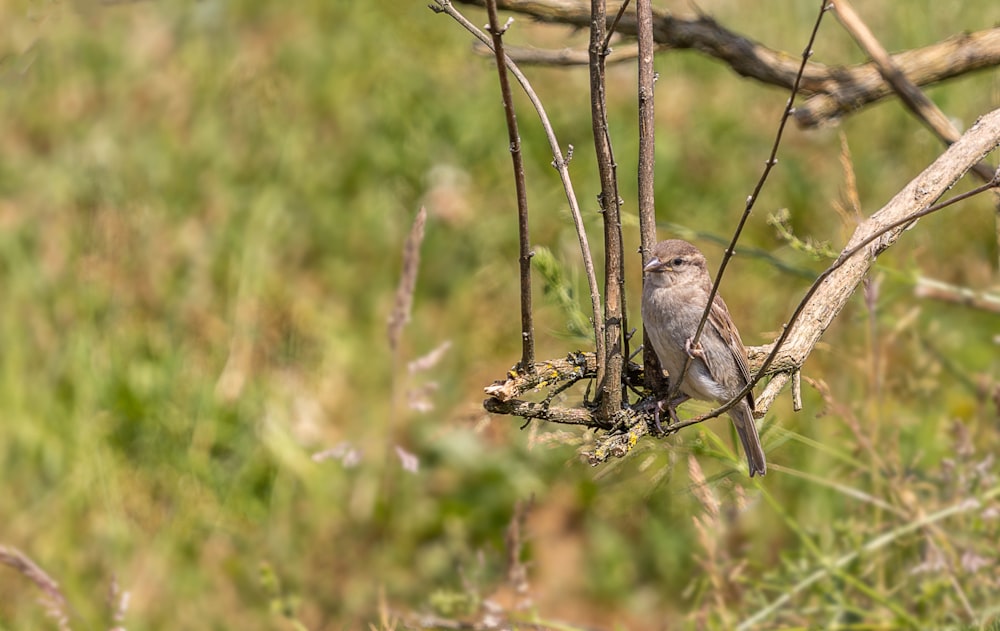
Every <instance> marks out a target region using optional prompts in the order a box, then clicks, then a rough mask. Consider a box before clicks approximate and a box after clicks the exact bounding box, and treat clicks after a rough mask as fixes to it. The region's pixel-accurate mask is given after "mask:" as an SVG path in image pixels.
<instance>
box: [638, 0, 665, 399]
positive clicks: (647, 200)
mask: <svg viewBox="0 0 1000 631" xmlns="http://www.w3.org/2000/svg"><path fill="white" fill-rule="evenodd" d="M635 10H636V13H637V14H638V15H637V17H638V35H639V238H640V244H641V245H640V256H641V257H642V264H643V265H645V264H646V261H647V260H648V259H649V253H650V250H652V248H653V245H654V244H655V243H656V198H655V187H654V173H655V170H654V166H655V152H654V150H655V147H656V119H655V112H656V109H655V107H654V103H655V101H654V93H653V86H654V84H655V82H656V73H655V72H654V70H653V52H654V48H655V46H656V43H655V42H654V41H653V6H652V2H651V0H637V2H636V5H635ZM643 282H644V283H645V282H646V281H645V278H644V279H643ZM642 343H643V354H642V365H643V374H644V378H645V382H646V389H647V390H649V391H651V392H657V391H659V390H660V389H661V388H662V387H663V372H662V370H661V368H660V360H659V358H658V357H657V356H656V352H655V351H654V350H653V345H652V344H650V343H649V336H648V335H646V332H645V330H644V331H643V334H642Z"/></svg>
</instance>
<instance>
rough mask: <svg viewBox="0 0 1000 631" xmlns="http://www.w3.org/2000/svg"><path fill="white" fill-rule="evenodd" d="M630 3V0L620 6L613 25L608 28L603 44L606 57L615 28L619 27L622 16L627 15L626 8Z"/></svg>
mask: <svg viewBox="0 0 1000 631" xmlns="http://www.w3.org/2000/svg"><path fill="white" fill-rule="evenodd" d="M628 3H629V0H625V2H622V6H620V7H618V13H616V14H615V19H614V20H613V21H612V22H611V26H610V27H609V28H608V34H607V36H606V37H605V38H604V44H603V45H602V46H601V48H602V49H603V50H604V56H605V57H607V56H608V52H610V49H609V48H608V47H609V46H610V45H611V38H612V37H613V36H614V34H615V30H616V29H617V28H618V23H619V22H621V20H622V16H623V15H625V9H627V8H628Z"/></svg>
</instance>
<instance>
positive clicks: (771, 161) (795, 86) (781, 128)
mask: <svg viewBox="0 0 1000 631" xmlns="http://www.w3.org/2000/svg"><path fill="white" fill-rule="evenodd" d="M831 6H832V5H829V4H827V0H820V9H819V14H818V15H817V16H816V23H815V24H814V25H813V30H812V33H810V34H809V43H808V44H806V47H805V49H804V50H803V51H802V62H801V63H800V64H799V71H798V73H797V74H796V75H795V82H794V83H792V90H791V93H790V94H789V95H788V102H787V103H786V104H785V110H784V112H782V114H781V122H780V123H779V124H778V132H777V133H776V134H775V136H774V144H772V145H771V154H770V155H769V156H768V158H767V161H766V162H765V163H764V171H763V172H761V174H760V178H758V180H757V184H756V185H755V186H754V188H753V192H752V193H750V195H749V196H748V197H747V201H746V205H745V206H744V208H743V216H742V217H740V222H739V224H737V226H736V231H735V232H734V233H733V238H732V240H731V241H730V242H729V247H727V248H726V251H725V252H724V253H723V255H722V264H721V265H719V272H718V273H717V274H716V275H715V282H714V283H712V290H711V291H710V292H709V294H708V304H706V305H705V311H704V313H702V314H701V321H700V322H699V323H698V328H697V329H696V330H695V333H694V337H693V338H692V340H691V345H692V346H697V345H698V340H699V339H701V332H702V330H704V328H705V322H707V321H708V314H709V312H710V311H711V309H712V303H713V302H714V301H715V296H716V294H718V293H719V284H720V283H722V276H723V274H725V273H726V267H728V266H729V261H730V259H732V258H733V254H735V253H736V242H737V241H739V239H740V235H742V234H743V226H745V225H746V223H747V220H748V219H749V218H750V213H751V212H752V211H753V207H754V204H756V203H757V197H758V196H759V195H760V191H761V189H763V188H764V182H766V181H767V176H768V175H770V173H771V169H773V168H774V165H776V164H778V147H780V146H781V137H782V135H783V134H784V132H785V125H787V124H788V119H789V118H790V117H791V115H792V113H793V112H794V111H795V95H796V94H798V92H799V84H800V83H801V82H802V74H803V73H804V72H805V69H806V64H807V63H809V58H810V57H812V54H813V42H815V41H816V34H817V33H819V25H820V23H821V22H822V21H823V15H824V14H825V13H826V12H827V11H829V10H830V8H831ZM690 366H691V357H690V356H688V358H687V359H686V360H685V361H684V367H683V368H682V369H681V374H680V375H677V378H676V379H675V378H674V375H670V383H671V384H672V385H671V396H674V395H676V394H677V392H678V388H680V384H681V383H683V381H684V374H685V373H686V372H687V370H688V368H689V367H690ZM747 391H748V392H749V390H747ZM744 394H746V393H744Z"/></svg>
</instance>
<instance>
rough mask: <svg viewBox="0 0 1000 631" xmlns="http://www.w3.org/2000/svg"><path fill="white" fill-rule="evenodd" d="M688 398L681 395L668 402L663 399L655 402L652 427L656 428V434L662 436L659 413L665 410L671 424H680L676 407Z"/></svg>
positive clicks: (688, 397)
mask: <svg viewBox="0 0 1000 631" xmlns="http://www.w3.org/2000/svg"><path fill="white" fill-rule="evenodd" d="M690 398H691V397H690V396H688V395H686V394H683V393H682V394H679V395H677V396H676V397H674V398H673V399H670V400H669V401H668V400H666V399H663V400H660V401H657V402H656V405H655V406H654V407H653V426H654V427H655V428H656V433H657V434H660V435H662V434H663V433H664V432H663V426H662V425H661V424H660V412H662V411H664V410H666V411H667V416H668V417H669V418H670V422H671V423H680V422H681V419H680V417H678V416H677V406H678V405H680V404H681V403H684V402H685V401H687V400H688V399H690Z"/></svg>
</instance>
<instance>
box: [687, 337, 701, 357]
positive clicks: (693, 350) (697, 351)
mask: <svg viewBox="0 0 1000 631" xmlns="http://www.w3.org/2000/svg"><path fill="white" fill-rule="evenodd" d="M693 341H694V340H693V338H690V337H689V338H688V339H687V340H686V341H685V342H684V352H685V353H687V354H688V357H690V358H691V359H696V358H703V357H704V356H705V349H704V348H702V346H701V342H698V344H692V343H691V342H693Z"/></svg>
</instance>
